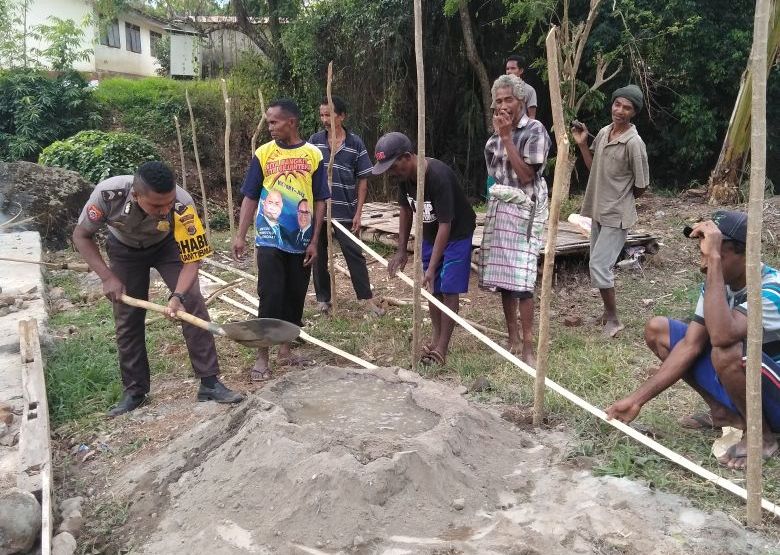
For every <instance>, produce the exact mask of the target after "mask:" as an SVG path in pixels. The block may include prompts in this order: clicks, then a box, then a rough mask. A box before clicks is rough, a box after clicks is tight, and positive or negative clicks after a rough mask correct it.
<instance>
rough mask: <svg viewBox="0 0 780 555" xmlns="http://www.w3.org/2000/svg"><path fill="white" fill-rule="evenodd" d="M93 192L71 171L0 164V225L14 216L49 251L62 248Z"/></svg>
mask: <svg viewBox="0 0 780 555" xmlns="http://www.w3.org/2000/svg"><path fill="white" fill-rule="evenodd" d="M93 188H94V186H93V185H92V184H91V183H89V182H88V181H86V180H85V179H84V178H83V177H81V175H79V174H78V173H76V172H73V171H70V170H65V169H62V168H49V167H45V166H40V165H38V164H33V163H32V162H11V163H6V162H0V223H1V222H3V221H6V220H7V219H10V218H13V217H15V216H16V220H15V222H17V223H18V222H22V223H24V224H25V229H32V230H36V231H38V232H40V234H41V237H43V239H44V241H45V243H46V245H47V246H48V247H50V248H54V249H58V248H62V247H64V246H65V245H66V244H67V238H68V236H69V233H70V232H71V231H72V229H73V225H74V224H75V222H76V220H77V219H78V216H79V214H80V213H81V209H82V208H83V206H84V204H85V203H86V202H87V199H88V198H89V195H90V193H92V189H93ZM17 214H18V216H17ZM30 218H32V219H30Z"/></svg>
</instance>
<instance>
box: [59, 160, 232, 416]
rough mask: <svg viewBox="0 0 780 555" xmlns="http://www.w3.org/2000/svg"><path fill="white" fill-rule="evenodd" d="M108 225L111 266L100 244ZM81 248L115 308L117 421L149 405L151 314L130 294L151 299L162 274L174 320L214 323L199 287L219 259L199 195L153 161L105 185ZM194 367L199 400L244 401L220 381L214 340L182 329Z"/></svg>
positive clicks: (87, 211)
mask: <svg viewBox="0 0 780 555" xmlns="http://www.w3.org/2000/svg"><path fill="white" fill-rule="evenodd" d="M103 225H106V226H107V227H108V231H109V233H108V239H107V241H106V251H107V253H108V265H106V263H105V261H104V260H103V257H102V256H101V254H100V250H99V249H98V246H97V244H96V243H95V240H94V238H93V237H94V234H95V232H96V231H98V229H100V228H101V227H102V226H103ZM73 244H74V245H75V246H76V249H77V250H78V251H79V252H80V253H81V255H82V256H83V257H84V260H85V261H86V262H87V264H89V267H90V268H91V269H92V270H94V271H95V272H96V273H97V275H98V276H100V279H101V280H102V281H103V293H105V295H106V297H108V298H109V299H110V300H111V301H112V302H113V305H114V306H113V308H114V324H115V326H116V341H117V347H118V352H119V367H120V369H121V372H122V384H123V386H124V394H123V396H122V399H121V400H120V401H119V403H117V405H116V406H114V407H113V408H112V409H111V410H110V411H109V412H108V414H109V415H110V416H117V415H120V414H123V413H126V412H129V411H131V410H134V409H136V408H138V407H139V406H141V405H142V404H143V403H144V402H145V401H146V394H147V393H149V359H148V356H147V353H146V338H145V326H144V319H145V317H146V311H145V310H143V309H139V308H134V307H131V306H128V305H126V304H124V303H122V302H121V301H120V300H119V299H120V297H121V296H122V294H123V293H127V294H128V295H129V296H131V297H136V298H140V299H148V297H149V270H150V269H151V268H156V269H157V271H158V272H159V273H160V276H162V278H163V280H164V281H165V284H166V285H167V286H168V288H169V289H170V290H171V296H170V297H169V301H168V307H167V310H168V313H167V316H168V317H169V318H171V319H176V316H175V315H176V312H177V311H178V310H184V311H186V312H189V313H190V314H194V315H195V316H197V317H198V318H202V319H204V320H208V319H209V315H208V311H207V309H206V303H205V302H204V300H203V296H202V295H201V293H200V288H199V286H198V267H199V265H200V263H199V260H200V259H201V258H203V257H205V256H206V255H207V254H210V253H211V248H210V247H209V246H208V243H207V242H206V238H205V232H204V231H203V226H202V224H201V222H200V219H199V218H198V215H197V212H196V210H195V206H194V204H193V201H192V197H191V196H190V195H189V194H188V193H187V192H186V191H185V190H184V189H182V188H181V187H177V186H176V184H175V179H174V175H173V172H172V171H171V169H170V168H169V167H168V166H167V165H165V164H164V163H162V162H146V163H145V164H143V165H141V166H140V167H139V168H138V171H137V172H136V173H135V175H121V176H116V177H111V178H109V179H106V180H104V181H102V182H101V183H99V184H98V185H97V186H96V187H95V190H94V191H93V192H92V195H91V196H90V198H89V201H87V204H86V206H84V209H83V210H82V212H81V216H80V217H79V222H78V225H77V226H76V229H75V230H74V231H73ZM182 332H183V334H184V339H185V341H186V343H187V350H188V352H189V356H190V362H191V363H192V368H193V370H194V372H195V375H197V376H198V377H199V378H200V380H201V383H200V389H199V390H198V395H197V398H198V401H216V402H218V403H238V402H240V401H242V400H243V399H244V396H243V395H241V394H240V393H236V392H234V391H231V390H230V389H228V388H227V387H225V385H224V384H222V382H220V381H219V380H218V378H217V375H218V374H219V364H218V362H217V351H216V347H215V345H214V337H213V336H212V335H211V334H210V333H209V332H207V331H205V330H202V329H200V328H197V327H195V326H193V325H191V324H187V323H182Z"/></svg>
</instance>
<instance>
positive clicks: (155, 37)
mask: <svg viewBox="0 0 780 555" xmlns="http://www.w3.org/2000/svg"><path fill="white" fill-rule="evenodd" d="M161 39H162V35H161V34H160V33H155V32H154V31H149V48H150V50H151V51H152V54H154V53H155V52H156V50H155V49H156V48H157V43H158V42H159V41H160V40H161Z"/></svg>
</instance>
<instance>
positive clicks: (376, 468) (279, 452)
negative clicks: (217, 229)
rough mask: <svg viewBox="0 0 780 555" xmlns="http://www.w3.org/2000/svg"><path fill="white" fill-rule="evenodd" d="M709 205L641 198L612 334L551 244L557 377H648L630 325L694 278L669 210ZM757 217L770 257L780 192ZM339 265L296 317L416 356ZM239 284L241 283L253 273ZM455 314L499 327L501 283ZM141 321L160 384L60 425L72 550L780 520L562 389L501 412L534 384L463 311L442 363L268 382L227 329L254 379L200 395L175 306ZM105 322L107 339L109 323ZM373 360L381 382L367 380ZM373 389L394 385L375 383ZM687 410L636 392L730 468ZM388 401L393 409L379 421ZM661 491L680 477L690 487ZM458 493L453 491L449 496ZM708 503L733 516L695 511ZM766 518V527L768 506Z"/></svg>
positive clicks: (386, 549) (622, 532)
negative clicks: (658, 452) (630, 267)
mask: <svg viewBox="0 0 780 555" xmlns="http://www.w3.org/2000/svg"><path fill="white" fill-rule="evenodd" d="M711 211H712V209H711V207H709V206H706V205H704V204H699V203H696V202H695V201H692V200H690V199H680V198H668V197H661V196H648V197H647V198H643V199H641V204H640V224H639V225H640V227H642V228H645V229H650V230H652V231H653V232H654V233H656V234H657V235H659V236H660V238H661V243H662V248H661V250H660V252H659V253H658V254H656V255H655V256H652V257H650V258H649V259H648V261H647V262H646V263H645V265H644V267H643V269H642V270H641V271H630V272H621V273H620V274H619V278H618V283H617V291H618V298H619V308H620V310H621V313H622V315H623V318H624V320H625V323H626V324H627V328H626V330H625V332H624V333H623V334H622V335H621V337H620V338H619V339H617V340H614V339H613V340H610V339H607V338H604V337H602V336H601V335H600V333H599V330H598V329H597V328H595V327H591V326H588V325H587V324H585V325H582V326H579V327H567V326H565V325H564V324H563V320H564V318H565V317H566V316H570V315H577V316H581V317H582V318H583V320H585V319H586V318H587V317H588V316H591V315H595V314H597V313H598V312H599V309H600V300H599V299H598V297H597V294H595V295H594V294H593V293H592V292H591V290H590V285H589V280H588V276H587V263H586V262H585V261H583V260H581V259H572V260H562V261H560V262H559V263H558V264H557V272H556V279H555V292H556V295H555V299H554V302H553V315H552V318H553V322H552V333H553V338H554V339H553V345H552V355H551V356H552V359H551V370H550V377H551V378H553V379H555V380H556V381H558V382H559V383H561V384H562V385H564V386H565V387H567V388H569V389H571V390H572V391H574V392H576V393H578V394H579V395H581V396H583V397H584V398H586V399H587V400H589V401H590V402H591V403H593V404H596V405H599V406H606V404H608V403H609V402H610V401H611V400H614V399H616V398H618V397H620V396H622V395H624V394H626V393H628V392H629V391H630V390H631V389H632V388H633V387H636V385H638V383H640V380H641V379H642V378H643V377H644V376H646V374H647V371H648V369H650V368H652V366H653V365H655V364H657V362H656V361H655V360H654V359H653V357H652V355H651V354H650V353H649V352H648V351H647V350H646V348H645V347H644V345H643V340H642V326H643V323H644V321H645V320H646V319H647V318H649V317H650V316H652V315H654V314H664V315H669V316H674V317H685V316H686V315H689V314H690V313H691V312H692V308H693V307H692V304H693V302H695V297H696V296H697V294H698V282H699V281H700V280H699V277H698V256H697V245H696V243H695V242H694V241H690V240H686V239H684V238H683V237H682V235H681V229H682V226H683V225H684V223H685V222H689V221H693V220H695V219H697V218H699V217H703V216H706V215H708V214H709V213H711ZM765 229H767V230H768V231H769V235H768V238H767V243H765V244H766V249H765V251H766V252H767V258H768V261H770V262H773V263H774V264H776V263H777V262H778V260H780V246H778V242H777V238H776V237H775V236H774V235H772V233H774V232H776V230H779V229H780V200H779V199H778V198H775V199H771V200H770V201H769V202H768V203H767V206H766V210H765ZM227 240H228V238H227V237H226V236H219V237H218V238H217V240H216V241H215V243H216V247H217V248H218V249H219V250H223V251H226V250H227ZM369 268H370V274H371V278H372V283H373V285H374V288H375V293H376V294H377V295H387V296H391V297H397V298H407V299H408V298H411V290H410V289H408V288H406V286H405V285H403V284H402V283H400V282H398V281H391V280H389V278H388V277H387V274H386V272H385V270H384V269H383V268H381V267H379V266H378V265H377V264H372V265H370V266H369ZM207 269H208V270H209V271H211V270H213V268H211V269H209V268H207ZM246 269H248V270H250V271H251V264H248V265H247V266H246ZM213 273H217V274H219V275H221V276H222V277H223V278H224V279H226V280H231V279H233V278H234V276H231V275H229V274H227V273H224V272H213ZM337 281H338V283H337V296H338V298H339V300H340V301H341V302H340V306H339V310H338V311H337V313H336V314H335V315H334V316H333V317H330V318H328V317H323V316H320V315H319V314H317V313H316V312H315V311H314V304H315V302H314V298H313V290H310V293H309V295H310V297H309V300H308V302H307V321H308V324H307V331H308V332H309V333H310V334H312V335H314V336H315V337H318V338H321V339H323V340H325V341H328V342H330V343H332V344H334V345H337V346H339V347H340V348H342V349H345V350H347V351H349V352H352V353H354V354H357V355H358V356H361V357H363V358H366V359H367V360H370V361H371V362H374V363H376V364H377V365H379V366H401V367H406V368H408V367H409V364H410V361H409V351H410V346H409V341H410V316H411V309H410V307H400V308H394V307H388V313H387V314H386V315H385V316H384V317H382V318H378V319H377V318H372V317H369V316H368V315H367V314H365V312H364V311H363V310H362V308H361V307H360V306H359V305H358V304H357V303H356V302H355V301H354V293H353V292H352V290H351V285H350V284H349V282H348V280H347V279H346V278H345V277H344V276H341V275H339V279H338V280H337ZM245 289H247V290H248V291H250V292H251V291H252V284H250V283H247V284H246V286H245ZM160 295H162V291H160ZM78 297H79V295H78V294H77V293H74V294H73V295H72V300H73V301H74V302H77V306H76V310H81V311H86V310H89V309H90V303H83V302H82V303H81V304H78ZM92 304H94V303H92ZM461 313H462V314H463V315H464V316H465V317H466V318H468V319H471V320H473V321H477V322H480V323H482V324H484V325H487V326H490V327H492V328H496V329H501V328H503V316H502V314H501V311H500V303H499V300H498V299H497V298H496V297H495V295H493V294H490V293H486V292H483V291H480V290H479V289H477V287H476V282H475V280H474V281H473V282H472V288H471V290H470V292H469V294H468V295H466V296H465V297H464V298H463V299H462V302H461ZM211 314H212V318H213V319H215V320H217V321H227V320H229V319H243V318H245V317H246V315H244V314H242V313H240V312H237V311H235V310H233V309H231V308H229V307H227V306H226V305H224V304H219V303H218V304H215V305H213V307H212V309H211ZM66 320H67V319H64V318H59V319H58V320H57V321H56V322H55V329H53V330H52V331H53V333H54V335H55V336H59V337H62V338H63V339H61V341H84V342H85V344H86V343H88V342H89V339H90V338H92V339H93V340H94V338H95V336H94V335H91V336H90V337H89V338H88V337H85V335H86V332H83V333H82V332H81V331H80V330H79V329H76V330H67V329H65V324H64V323H65V322H66ZM57 323H59V324H61V327H59V328H57V326H56V324H57ZM150 328H151V329H153V330H157V331H153V332H152V331H150V334H152V333H153V334H154V341H153V344H152V345H151V347H152V355H151V357H152V360H153V366H154V372H155V375H154V376H153V380H152V381H153V385H152V388H153V390H152V402H151V404H150V405H149V406H147V407H144V408H142V409H140V410H138V411H136V412H135V413H134V414H132V415H130V416H127V417H121V418H118V419H115V420H112V421H108V420H104V419H103V418H102V417H100V416H99V413H98V412H96V413H95V415H94V416H90V417H86V418H80V419H79V420H74V421H69V422H65V423H64V424H63V425H62V426H61V427H60V428H59V430H57V432H56V434H57V435H56V438H57V444H58V451H57V463H58V477H59V479H60V496H61V497H66V496H68V495H71V494H74V495H85V496H86V497H87V511H88V514H87V515H86V516H87V525H86V527H85V531H84V533H83V535H82V537H81V538H80V540H79V544H80V549H81V551H82V552H84V553H93V552H94V553H103V552H106V553H119V552H123V551H124V550H127V549H128V548H131V547H133V548H134V551H135V550H137V551H138V552H147V553H163V552H164V553H185V552H190V553H242V552H248V553H276V552H278V553H288V552H289V553H336V552H354V553H388V554H389V553H397V554H400V553H490V552H494V553H574V552H582V553H741V552H748V551H750V552H752V553H760V552H771V545H772V542H773V541H774V540H767V539H764V540H762V539H759V538H758V537H756V536H750V535H748V534H745V533H744V532H743V531H742V529H741V527H739V526H736V524H739V523H740V521H741V519H743V518H744V511H743V505H742V503H741V502H740V501H739V500H738V499H735V498H733V497H731V496H730V495H728V494H722V493H719V492H718V491H717V490H716V489H715V487H714V486H710V485H707V484H704V483H703V482H701V481H700V480H698V479H695V478H692V477H691V476H690V475H688V474H687V473H685V472H684V471H681V470H678V469H677V468H676V467H674V466H673V465H671V464H670V463H666V462H664V461H663V460H661V459H660V457H657V456H655V455H653V454H652V453H648V452H647V451H645V450H643V449H641V448H638V447H636V446H635V445H634V444H632V443H631V441H630V440H627V439H625V438H621V437H620V436H619V435H618V434H617V433H615V432H611V431H609V430H608V429H606V428H605V427H603V426H601V425H599V423H598V422H596V421H594V420H593V419H592V418H590V417H587V416H583V415H582V414H581V413H580V412H578V411H577V410H576V409H573V408H572V407H571V406H569V405H568V404H567V403H566V402H565V401H563V400H561V399H558V398H556V397H554V395H553V394H549V397H548V409H549V417H548V427H547V428H546V429H544V430H531V429H529V428H528V427H527V426H521V428H522V429H521V428H518V427H513V426H511V425H510V424H508V423H506V422H502V421H501V420H499V419H497V418H496V417H495V413H500V412H502V411H505V410H506V409H507V408H509V409H510V410H509V413H510V414H515V415H520V417H519V421H520V422H521V423H522V421H523V420H524V415H525V414H526V413H527V406H528V403H529V402H530V399H531V398H532V384H531V383H530V381H529V380H528V379H527V377H526V376H525V375H524V374H521V373H520V372H518V371H517V369H515V368H513V367H511V365H508V364H504V363H503V362H502V361H501V360H500V359H499V358H498V357H497V356H494V355H493V354H492V353H491V352H489V351H488V350H487V349H486V348H484V347H483V346H482V345H481V344H480V343H479V342H477V341H476V340H474V339H473V338H471V337H470V336H468V335H467V334H466V333H465V332H463V331H462V330H456V332H455V335H454V338H453V343H452V349H451V354H450V356H449V358H448V361H447V364H446V365H445V366H444V367H443V368H439V369H434V370H428V371H426V372H425V376H424V377H426V378H431V379H433V380H434V383H431V382H428V381H419V379H418V378H417V377H415V376H412V375H411V374H407V373H403V372H399V373H398V374H394V373H391V372H390V371H387V370H383V371H382V372H381V373H380V374H381V375H379V376H378V377H371V376H368V377H366V376H365V375H364V374H359V373H351V372H348V371H346V370H343V369H329V368H326V367H327V366H343V365H344V364H345V361H342V360H339V359H338V358H336V357H334V356H332V355H330V354H328V353H325V352H323V351H321V350H319V349H316V348H314V347H312V346H302V347H301V350H302V351H304V352H305V353H306V354H308V355H309V356H311V357H313V358H314V359H315V360H316V361H317V363H318V367H319V368H318V369H302V370H301V369H290V368H278V369H276V377H277V380H276V381H274V382H271V383H269V384H263V385H251V384H248V383H247V381H246V368H247V367H248V366H249V365H251V361H252V353H251V352H249V351H247V350H245V349H242V348H238V347H236V346H235V345H233V344H231V343H229V342H227V341H219V342H218V349H219V352H220V363H221V365H222V370H223V375H224V378H225V381H226V382H227V383H228V384H229V385H230V386H231V387H236V388H238V389H240V390H242V391H246V392H248V393H252V394H253V395H252V396H251V397H250V400H249V401H247V403H245V404H244V405H242V406H241V407H238V408H234V409H229V408H224V407H218V406H214V405H210V404H198V403H195V402H194V395H195V391H196V387H197V384H196V382H195V380H194V379H192V378H191V376H190V374H189V368H188V363H187V362H186V350H185V349H184V346H183V344H182V342H181V340H180V335H179V333H178V331H177V330H175V329H172V328H171V327H169V324H168V323H167V322H161V323H156V324H152V325H151V326H150ZM90 329H92V328H90ZM100 329H102V330H105V331H104V332H103V333H104V335H105V337H106V338H108V339H110V336H111V331H110V321H109V322H105V321H103V322H102V324H101V327H100ZM90 333H92V332H90ZM66 337H67V339H64V338H66ZM334 376H337V377H334ZM356 376H361V377H359V378H358V377H356ZM478 377H482V378H484V379H486V380H487V381H488V385H487V387H485V388H481V390H480V391H477V392H472V393H470V394H469V396H468V397H467V398H468V400H469V402H468V403H467V402H466V401H465V400H464V398H463V397H460V396H459V395H458V393H461V392H462V391H463V389H461V390H457V389H456V388H458V387H461V388H462V387H463V386H467V387H468V386H470V385H471V384H472V383H473V382H474V380H475V379H476V378H478ZM356 380H358V381H359V380H369V382H372V380H373V382H372V383H373V385H371V386H370V387H369V386H368V385H367V384H366V383H365V382H359V383H358V382H356ZM377 380H382V381H383V383H382V384H380V385H381V387H374V386H376V385H377V384H379V382H377ZM356 384H357V385H356ZM445 385H447V386H452V387H444V386H445ZM372 388H373V389H372ZM421 391H424V392H425V393H420V392H421ZM393 392H396V393H397V394H398V395H397V398H392V397H393ZM380 393H381V394H382V395H385V394H386V398H382V399H379V398H375V397H372V396H376V395H380ZM402 393H403V395H402ZM434 393H435V394H434ZM437 399H438V401H437ZM442 400H446V402H444V403H443V404H442ZM369 401H370V402H369ZM697 409H701V404H700V403H699V402H698V401H697V399H696V397H695V396H694V395H693V394H691V393H690V392H689V391H687V390H686V389H685V388H683V387H675V388H672V389H671V390H669V391H668V392H666V393H665V394H663V395H662V396H661V397H659V398H658V399H656V400H655V401H653V403H651V404H650V405H648V407H647V408H646V409H645V410H644V411H643V415H642V417H641V418H640V423H641V424H642V425H643V426H645V427H646V428H647V429H648V430H649V432H650V433H652V434H654V435H655V436H656V438H657V439H659V441H661V442H662V443H664V444H666V445H668V446H669V447H671V448H673V449H675V450H677V451H678V452H681V453H682V454H684V455H686V456H688V457H690V458H692V459H693V460H695V461H696V462H699V463H700V464H704V465H705V466H707V467H708V468H710V469H711V470H713V471H715V472H720V473H721V474H722V475H724V476H726V477H728V478H729V479H733V480H734V481H735V482H738V483H743V478H742V476H741V475H740V474H736V473H732V472H731V471H726V470H722V469H718V467H717V465H716V464H715V463H714V460H713V459H712V457H711V455H710V454H709V447H710V445H711V443H712V441H713V439H714V438H715V437H716V436H714V435H713V434H712V433H710V434H704V433H701V432H689V431H684V430H681V429H680V428H679V426H677V425H676V419H677V418H678V417H679V416H681V415H682V414H686V413H687V412H689V411H693V410H697ZM448 415H452V417H451V418H450V416H448ZM396 417H397V418H400V419H401V420H400V421H399V422H401V423H402V424H403V425H402V426H400V427H399V426H397V425H396V424H393V423H392V419H393V418H396ZM382 418H385V419H386V420H382ZM515 420H518V419H517V418H515ZM384 428H396V429H392V430H391V429H384ZM407 451H413V452H415V453H416V454H415V455H414V456H413V457H411V456H410V455H407V454H403V453H405V452H407ZM318 469H319V470H318ZM623 477H629V478H634V479H637V480H639V481H638V482H634V481H628V480H624V479H622V478H623ZM618 478H621V479H618ZM779 478H780V470H779V469H778V465H777V462H776V461H770V462H769V463H768V464H767V466H766V469H765V480H766V482H765V496H766V497H768V498H770V499H773V498H776V497H777V495H776V494H777V492H778V489H780V488H779V487H778V484H780V481H778V479H779ZM659 490H660V491H659ZM661 491H663V492H667V491H668V492H674V493H678V494H683V495H685V496H687V497H689V498H690V499H691V500H692V502H693V504H694V505H693V506H691V505H690V504H689V502H688V501H685V500H683V499H681V498H679V497H676V496H674V495H670V494H667V493H661ZM460 498H463V499H464V502H465V506H464V508H463V509H461V510H456V509H454V508H453V503H454V501H455V500H456V499H460ZM716 508H720V509H722V510H724V511H726V513H727V514H728V517H726V516H725V515H723V514H716V515H710V514H708V512H707V511H709V510H712V509H716ZM700 509H703V510H704V512H702V511H700ZM763 532H764V533H765V534H767V536H765V537H775V536H777V535H778V531H777V528H776V526H775V524H774V523H773V522H772V521H771V520H769V519H767V521H766V527H765V528H764V530H763ZM177 542H178V543H177ZM296 550H297V551H296Z"/></svg>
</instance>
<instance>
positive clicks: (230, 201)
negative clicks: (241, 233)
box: [220, 79, 236, 237]
mask: <svg viewBox="0 0 780 555" xmlns="http://www.w3.org/2000/svg"><path fill="white" fill-rule="evenodd" d="M220 85H221V86H222V99H223V100H224V101H225V188H226V189H227V203H228V222H230V236H231V237H235V235H236V234H235V222H234V221H233V220H234V219H235V209H234V207H233V182H232V181H231V179H230V97H229V96H228V90H227V82H226V81H225V80H224V79H221V80H220Z"/></svg>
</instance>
